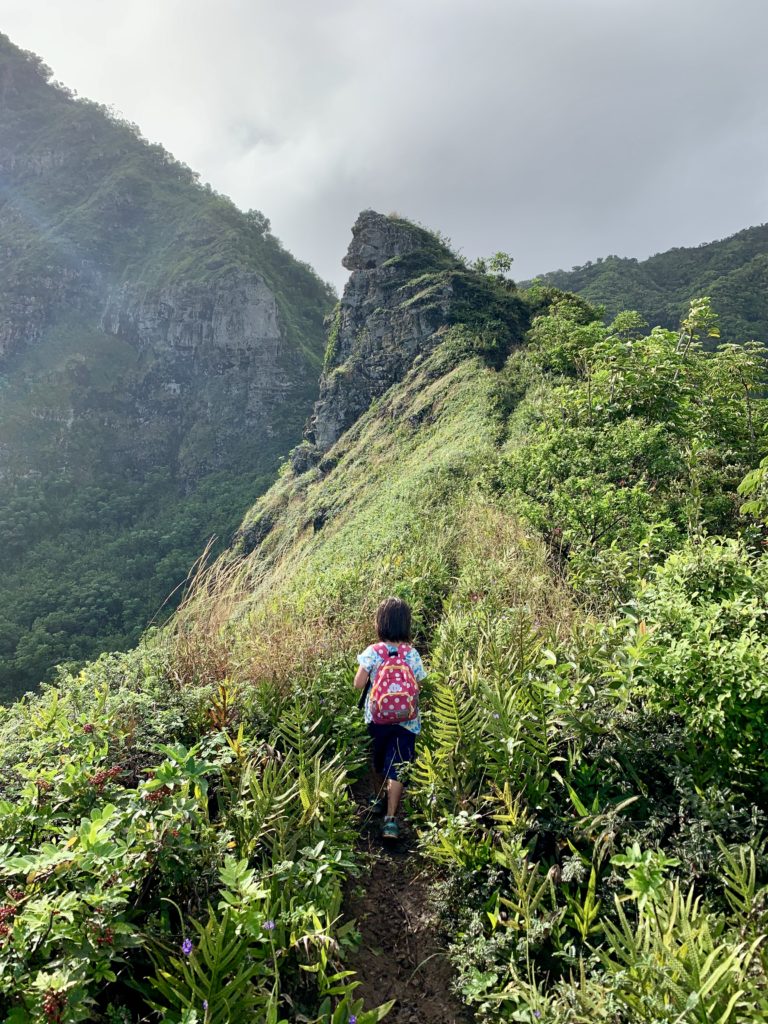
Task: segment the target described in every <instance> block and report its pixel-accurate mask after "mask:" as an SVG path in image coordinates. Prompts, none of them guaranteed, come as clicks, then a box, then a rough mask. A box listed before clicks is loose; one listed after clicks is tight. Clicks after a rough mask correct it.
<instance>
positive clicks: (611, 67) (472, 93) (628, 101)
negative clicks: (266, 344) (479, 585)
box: [0, 0, 768, 284]
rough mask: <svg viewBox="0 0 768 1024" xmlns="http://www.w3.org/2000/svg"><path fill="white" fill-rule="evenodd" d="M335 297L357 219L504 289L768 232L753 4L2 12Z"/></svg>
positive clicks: (657, 1) (462, 3)
mask: <svg viewBox="0 0 768 1024" xmlns="http://www.w3.org/2000/svg"><path fill="white" fill-rule="evenodd" d="M0 13H2V15H3V22H2V24H3V30H4V31H6V32H7V33H8V34H9V35H10V36H11V38H12V39H13V40H14V41H15V42H17V43H18V44H19V45H22V46H24V47H26V48H28V49H32V50H34V51H35V52H37V53H39V54H40V55H41V56H42V57H43V58H44V59H45V60H46V62H47V63H49V64H50V65H51V66H52V67H53V69H54V71H55V73H56V76H57V77H58V78H59V79H61V80H62V81H65V82H66V83H67V84H69V85H71V86H73V87H74V88H76V89H77V90H78V91H79V92H80V93H82V94H84V95H87V96H90V97H91V98H93V99H96V100H99V101H101V102H105V103H108V104H113V105H114V106H115V107H116V108H117V109H118V110H120V111H121V112H122V113H123V114H124V115H125V116H126V117H128V118H129V119H130V120H133V121H136V122H137V123H138V124H139V125H140V126H141V127H142V129H143V131H144V133H145V134H146V135H147V136H148V137H149V138H151V139H152V140H153V141H161V142H162V143H163V144H164V145H165V146H166V147H167V148H168V149H170V150H171V151H172V152H173V153H174V154H175V155H176V156H178V157H179V158H180V159H182V160H184V161H185V162H186V163H188V164H190V165H191V166H193V167H195V169H197V170H199V171H200V172H201V174H202V177H203V178H204V179H205V180H208V181H210V182H211V184H212V185H213V186H214V187H215V188H217V189H218V190H220V191H223V192H225V193H227V194H229V195H231V196H232V198H233V199H234V200H235V202H237V203H238V205H240V206H242V207H244V208H248V207H257V208H259V209H261V210H263V212H264V213H266V214H267V216H269V217H270V218H271V220H272V224H273V229H274V230H275V232H276V233H277V234H278V235H279V236H280V237H281V238H282V239H283V241H284V242H285V243H286V245H287V246H288V247H289V248H290V249H291V250H292V251H293V252H294V253H295V254H296V255H297V256H298V257H299V258H301V259H305V260H307V261H309V262H310V263H312V264H313V265H314V266H315V267H316V268H317V269H318V271H319V272H320V273H321V274H322V275H323V276H324V277H326V278H329V279H333V280H334V281H335V282H336V283H337V284H340V283H341V282H342V281H343V279H344V272H343V270H342V268H341V266H340V260H341V257H342V255H343V254H344V252H345V251H346V247H347V243H348V240H349V229H350V226H351V224H352V222H353V221H354V219H355V217H356V215H357V213H358V212H359V210H360V209H362V208H364V207H368V206H372V207H374V208H377V209H381V210H383V211H385V212H387V211H390V210H397V211H398V212H400V213H402V214H404V215H406V216H410V217H413V218H415V219H417V220H419V221H421V222H423V223H426V224H429V225H430V226H433V227H436V228H439V229H440V230H441V231H443V232H444V233H446V234H447V235H449V236H450V237H451V238H452V239H453V241H454V243H455V244H456V245H457V246H459V247H460V248H461V249H462V250H463V251H464V252H466V253H467V254H468V255H470V256H475V255H478V254H487V253H490V252H493V251H495V250H497V249H505V250H508V251H510V252H511V253H512V255H513V256H514V257H515V261H516V262H515V265H514V271H515V273H516V274H517V276H519V277H525V276H529V275H532V274H534V273H537V272H541V271H545V270H549V269H553V268H555V267H559V266H570V265H571V264H572V263H581V262H584V261H586V260H587V259H591V258H594V257H597V256H600V255H606V254H607V253H609V252H615V253H620V254H623V255H635V256H640V257H642V256H645V255H648V254H649V253H651V252H655V251H660V250H663V249H665V248H668V247H670V246H673V245H690V244H696V243H698V242H701V241H706V240H708V239H711V238H715V237H720V236H723V235H725V234H729V233H731V232H733V231H736V230H738V229H739V228H741V227H746V226H747V225H749V224H753V223H759V222H762V221H763V220H765V219H766V215H765V209H766V199H768V195H767V192H768V187H767V186H766V181H768V176H767V175H766V164H767V163H768V132H767V131H766V126H765V121H764V111H765V109H767V108H768V102H767V101H768V76H766V75H765V73H764V54H763V49H764V40H765V38H766V30H767V29H768V6H766V5H765V4H764V3H763V2H762V0H740V2H739V3H738V4H733V5H726V4H724V3H722V2H721V0H676V3H674V4H669V3H666V2H661V0H416V2H414V0H387V2H386V3H385V2H383V0H380V2H379V3H373V2H368V3H361V2H360V0H325V2H324V3H322V4H319V3H317V2H316V0H282V2H278V0H255V2H254V0H250V2H246V0H217V2H216V3H214V2H213V0H185V2H182V0H161V2H158V0H134V2H133V3H132V4H131V5H126V6H123V5H118V4H116V3H114V2H113V3H108V2H107V3H105V2H104V0H70V2H69V3H67V4H61V3H60V2H59V0H23V2H22V0H0Z"/></svg>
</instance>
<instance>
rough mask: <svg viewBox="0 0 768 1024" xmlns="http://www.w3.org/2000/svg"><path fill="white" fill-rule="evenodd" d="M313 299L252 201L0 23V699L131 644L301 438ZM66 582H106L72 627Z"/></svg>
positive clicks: (317, 320) (316, 347)
mask: <svg viewBox="0 0 768 1024" xmlns="http://www.w3.org/2000/svg"><path fill="white" fill-rule="evenodd" d="M332 302H333V296H332V293H331V292H330V290H329V289H328V287H327V286H326V285H324V284H323V282H321V281H320V280H319V279H318V278H317V276H316V275H315V274H314V273H313V272H312V271H311V269H310V268H309V267H307V266H306V265H305V264H302V263H299V262H298V261H296V260H295V259H294V258H293V257H292V256H291V255H290V254H289V253H288V252H286V251H285V249H283V247H282V246H281V245H280V243H279V241H278V240H277V239H276V238H274V236H273V235H272V234H271V232H270V228H269V221H268V220H267V219H266V218H265V217H264V216H263V215H262V214H260V213H258V211H251V212H249V213H247V214H244V213H242V212H241V211H239V210H237V209H236V207H234V205H233V204H232V203H231V202H230V201H229V200H227V199H226V198H225V197H223V196H220V195H217V194H216V193H215V192H213V191H212V190H211V189H210V188H205V187H202V186H201V185H200V184H199V183H198V181H197V176H196V175H195V174H194V173H193V172H192V171H191V170H190V169H189V168H187V167H185V166H184V165H182V164H179V163H178V162H177V161H175V160H174V159H173V158H172V157H171V156H170V155H169V154H168V153H167V152H166V151H165V150H163V149H162V147H160V146H154V145H149V144H148V143H147V142H146V141H145V140H143V139H142V138H141V136H140V135H139V134H138V130H137V129H136V128H135V126H132V125H129V124H125V123H122V122H120V121H117V120H115V118H114V117H112V116H111V115H110V114H109V113H108V112H107V111H106V110H105V109H104V108H102V107H99V106H98V105H96V104H93V103H89V102H88V101H84V100H79V99H76V98H75V97H74V96H73V95H72V94H71V93H69V92H68V91H67V90H66V89H65V88H63V87H61V86H57V85H53V84H51V81H50V72H49V71H48V69H47V68H45V66H44V65H43V64H42V63H41V62H40V60H39V59H38V58H36V57H35V56H34V55H32V54H27V53H24V52H22V51H20V50H18V49H17V48H16V47H14V46H13V45H12V44H11V43H10V42H9V41H8V40H7V39H6V38H5V37H3V36H0V480H2V482H3V489H2V493H0V548H2V550H3V551H4V552H5V555H6V558H5V561H4V570H5V574H4V575H5V578H4V580H3V582H2V584H0V608H4V609H9V610H10V611H8V612H0V696H1V695H2V693H3V689H4V687H5V689H6V690H7V689H9V688H17V687H19V686H22V685H31V684H33V683H34V682H37V681H38V679H39V678H40V677H41V676H42V675H45V674H46V672H47V670H48V669H49V668H50V665H51V664H52V663H53V661H55V660H61V659H62V658H66V659H71V658H77V657H78V656H79V655H80V654H82V655H83V656H91V655H93V654H95V653H98V650H99V649H101V647H100V645H101V644H102V643H103V644H104V645H105V646H111V647H117V646H124V645H126V644H128V643H132V642H133V641H134V640H135V639H136V633H137V630H139V629H140V628H142V627H143V626H144V625H145V623H146V621H147V619H148V618H149V617H150V616H151V615H152V614H153V612H154V611H155V610H156V609H157V607H158V606H159V605H161V604H162V602H163V600H164V598H165V597H166V596H167V594H168V593H169V592H170V591H171V590H173V589H174V587H176V586H177V584H178V583H179V582H180V581H181V580H182V579H183V578H184V576H185V574H186V571H187V569H188V567H189V565H190V564H191V563H192V562H193V561H194V559H195V558H196V557H197V555H198V554H199V552H200V550H201V548H202V546H203V545H204V544H205V540H206V538H207V537H209V536H211V535H212V534H215V535H217V536H219V537H222V538H223V539H226V538H227V536H228V534H230V533H231V531H232V530H233V529H234V527H235V525H236V523H237V521H238V519H239V517H240V515H241V514H242V511H243V509H244V508H245V507H247V505H248V504H249V503H250V501H252V500H253V498H254V497H255V496H256V494H258V493H259V492H260V491H261V490H262V489H263V487H264V486H265V484H267V483H268V482H269V480H270V479H271V477H272V475H273V474H274V472H275V470H276V468H277V465H278V461H279V458H280V457H281V456H282V455H284V454H285V452H287V451H288V450H289V449H290V448H291V446H292V445H294V444H295V443H296V442H297V440H298V439H299V438H300V437H301V431H302V428H303V426H304V424H305V422H306V417H307V415H308V413H309V412H310V410H311V407H312V402H313V400H314V399H315V398H316V396H317V389H318V376H319V372H320V367H321V363H322V352H323V347H324V333H323V318H324V316H325V315H326V314H327V312H328V309H329V308H330V307H331V305H332ZM223 473H226V478H223V477H222V474H223ZM97 534H99V536H97ZM129 564H130V567H131V568H130V570H127V568H126V567H127V566H128V565H129ZM83 577H87V578H89V579H93V580H95V581H97V582H96V584H95V590H94V593H96V592H98V593H99V594H102V593H103V594H104V595H110V597H109V599H107V598H106V597H104V598H101V597H100V598H98V599H94V602H93V608H94V611H93V614H91V612H90V611H89V612H88V616H87V617H88V621H87V622H85V621H84V620H83V616H82V615H81V611H82V609H83V605H84V602H83V598H82V594H81V593H79V592H78V586H79V582H80V580H81V579H82V578H83ZM67 579H69V580H70V581H71V592H70V590H69V589H68V585H67V584H66V583H64V582H63V581H64V580H67ZM102 584H103V586H102ZM22 590H23V591H24V599H23V600H20V593H21V591H22ZM113 597H114V600H113V599H112V598H113ZM106 603H109V605H110V607H113V608H114V609H115V611H114V613H107V614H105V613H104V611H103V606H104V605H105V604H106ZM62 623H63V625H62ZM54 636H56V637H58V639H57V640H56V641H55V642H54V640H53V639H52V638H53V637H54ZM30 637H35V638H36V639H35V640H34V643H32V642H31V641H30ZM78 637H79V639H77V638H78ZM73 638H74V639H73ZM46 651H47V652H48V654H49V657H48V660H47V661H46V655H45V653H44V652H46Z"/></svg>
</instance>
